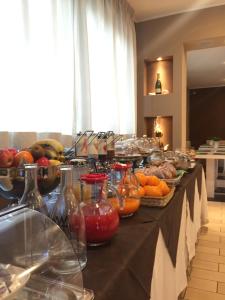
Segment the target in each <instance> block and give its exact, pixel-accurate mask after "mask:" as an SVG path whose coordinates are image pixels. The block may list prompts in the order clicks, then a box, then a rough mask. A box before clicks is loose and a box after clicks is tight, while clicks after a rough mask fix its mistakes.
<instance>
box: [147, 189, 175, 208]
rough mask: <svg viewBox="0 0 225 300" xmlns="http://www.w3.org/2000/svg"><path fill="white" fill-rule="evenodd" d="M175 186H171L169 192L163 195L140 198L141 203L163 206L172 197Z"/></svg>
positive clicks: (150, 205)
mask: <svg viewBox="0 0 225 300" xmlns="http://www.w3.org/2000/svg"><path fill="white" fill-rule="evenodd" d="M174 192H175V187H172V188H171V190H170V192H169V194H167V195H166V196H163V197H147V196H144V197H142V198H141V205H143V206H149V207H165V206H166V205H167V204H168V203H169V202H170V200H171V199H172V198H173V195H174Z"/></svg>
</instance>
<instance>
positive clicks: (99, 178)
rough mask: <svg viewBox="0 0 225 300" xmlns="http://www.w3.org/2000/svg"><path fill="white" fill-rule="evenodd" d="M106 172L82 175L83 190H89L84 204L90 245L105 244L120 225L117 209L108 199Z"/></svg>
mask: <svg viewBox="0 0 225 300" xmlns="http://www.w3.org/2000/svg"><path fill="white" fill-rule="evenodd" d="M107 179H108V176H107V175H106V174H103V173H102V174H99V173H98V174H86V175H83V176H81V185H82V191H83V192H85V191H86V190H89V191H90V193H89V197H90V198H89V199H88V200H87V201H86V202H85V203H84V204H83V208H82V209H83V213H84V218H85V226H86V237H87V243H88V245H89V246H99V245H102V244H105V243H106V242H108V241H109V240H111V238H112V237H113V236H114V235H115V233H116V231H117V229H118V226H119V215H118V212H117V209H115V208H114V207H113V206H112V204H111V203H110V202H109V201H108V199H107Z"/></svg>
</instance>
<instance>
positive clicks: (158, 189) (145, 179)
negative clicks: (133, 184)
mask: <svg viewBox="0 0 225 300" xmlns="http://www.w3.org/2000/svg"><path fill="white" fill-rule="evenodd" d="M135 176H136V177H137V180H138V182H139V184H140V187H139V193H140V194H141V195H142V197H144V196H146V197H163V196H166V195H167V194H168V193H169V192H170V190H171V189H170V187H169V186H168V185H167V183H166V182H165V181H163V180H161V179H159V178H158V177H157V176H155V175H145V174H144V173H143V171H142V170H137V171H136V173H135Z"/></svg>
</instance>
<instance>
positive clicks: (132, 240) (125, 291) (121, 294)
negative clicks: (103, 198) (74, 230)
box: [83, 164, 202, 300]
mask: <svg viewBox="0 0 225 300" xmlns="http://www.w3.org/2000/svg"><path fill="white" fill-rule="evenodd" d="M200 173H201V174H202V167H201V165H200V164H197V165H196V167H195V169H194V170H193V171H192V172H191V173H189V174H186V175H185V176H184V177H183V178H182V181H181V184H180V185H179V186H178V187H177V188H176V191H175V194H174V196H173V198H172V200H171V201H170V202H169V204H168V205H167V206H166V207H164V208H149V207H141V208H140V209H139V211H138V212H137V213H136V214H135V215H134V216H133V217H131V218H129V219H124V220H121V224H120V228H119V231H118V233H117V235H116V236H115V237H114V238H113V240H112V241H111V243H110V244H108V245H105V246H104V247H98V248H96V249H88V264H87V267H86V268H85V270H84V271H83V276H84V287H86V288H89V289H92V290H94V293H95V299H96V300H115V299H117V300H120V299H121V300H137V299H138V300H149V298H150V288H151V279H152V272H153V266H154V259H155V249H156V243H157V239H158V233H159V229H161V231H162V234H163V238H164V241H165V244H166V247H167V249H168V252H169V254H170V257H171V260H172V262H173V265H174V267H175V266H176V256H177V246H178V240H179V231H180V221H181V215H182V205H183V198H184V192H185V190H186V191H187V194H188V195H189V197H188V201H189V203H190V207H191V215H192V216H193V215H194V197H192V194H193V195H194V186H195V185H194V182H195V179H196V178H197V180H198V182H199V179H198V178H199V174H200ZM198 187H199V185H198Z"/></svg>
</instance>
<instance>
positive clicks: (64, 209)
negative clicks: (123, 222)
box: [51, 165, 87, 274]
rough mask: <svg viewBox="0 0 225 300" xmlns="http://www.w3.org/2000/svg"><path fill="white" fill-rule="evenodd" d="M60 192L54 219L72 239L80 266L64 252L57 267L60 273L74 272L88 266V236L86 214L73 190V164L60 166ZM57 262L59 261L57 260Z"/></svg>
mask: <svg viewBox="0 0 225 300" xmlns="http://www.w3.org/2000/svg"><path fill="white" fill-rule="evenodd" d="M60 172H61V179H60V193H59V196H58V199H57V201H56V204H55V207H54V208H53V212H52V215H51V218H52V220H53V221H54V222H55V223H56V224H57V225H58V226H59V227H61V229H62V230H63V231H64V232H65V234H66V235H67V237H68V239H69V240H70V242H71V244H72V246H73V249H74V252H75V253H76V256H77V258H78V260H79V263H80V266H79V265H77V260H76V259H75V257H73V256H74V254H73V253H72V254H71V253H63V255H64V257H61V258H62V260H61V261H64V263H63V264H62V265H59V266H57V267H56V269H57V271H58V273H64V274H66V273H73V272H76V270H77V271H79V270H80V268H81V269H83V268H84V267H85V266H86V263H87V254H86V237H85V222H84V215H83V212H82V210H81V207H80V203H79V201H78V199H76V197H75V194H74V190H73V166H71V165H63V166H61V167H60ZM56 264H57V262H56Z"/></svg>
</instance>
